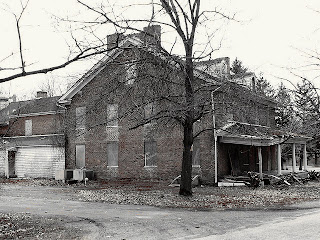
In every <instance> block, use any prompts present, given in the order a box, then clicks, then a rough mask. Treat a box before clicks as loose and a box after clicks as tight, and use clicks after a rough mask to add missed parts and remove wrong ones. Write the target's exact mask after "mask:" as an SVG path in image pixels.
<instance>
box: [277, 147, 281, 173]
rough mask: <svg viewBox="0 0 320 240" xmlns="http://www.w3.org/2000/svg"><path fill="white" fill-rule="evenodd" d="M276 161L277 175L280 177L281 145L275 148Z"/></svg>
mask: <svg viewBox="0 0 320 240" xmlns="http://www.w3.org/2000/svg"><path fill="white" fill-rule="evenodd" d="M277 150H278V151H277V155H278V156H277V160H278V175H281V145H280V144H278V148H277Z"/></svg>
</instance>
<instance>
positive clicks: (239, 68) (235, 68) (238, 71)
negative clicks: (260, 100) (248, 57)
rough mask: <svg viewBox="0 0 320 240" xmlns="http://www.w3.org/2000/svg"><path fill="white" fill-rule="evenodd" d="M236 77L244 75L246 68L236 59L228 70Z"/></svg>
mask: <svg viewBox="0 0 320 240" xmlns="http://www.w3.org/2000/svg"><path fill="white" fill-rule="evenodd" d="M230 70H231V71H232V72H233V73H234V74H235V75H236V76H242V75H244V74H245V73H246V72H247V71H248V68H246V67H244V66H243V64H242V61H240V60H238V58H236V59H235V60H234V61H233V62H232V65H231V69H230Z"/></svg>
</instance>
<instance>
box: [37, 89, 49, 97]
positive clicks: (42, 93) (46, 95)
mask: <svg viewBox="0 0 320 240" xmlns="http://www.w3.org/2000/svg"><path fill="white" fill-rule="evenodd" d="M46 97H48V93H47V92H46V91H38V92H37V98H46Z"/></svg>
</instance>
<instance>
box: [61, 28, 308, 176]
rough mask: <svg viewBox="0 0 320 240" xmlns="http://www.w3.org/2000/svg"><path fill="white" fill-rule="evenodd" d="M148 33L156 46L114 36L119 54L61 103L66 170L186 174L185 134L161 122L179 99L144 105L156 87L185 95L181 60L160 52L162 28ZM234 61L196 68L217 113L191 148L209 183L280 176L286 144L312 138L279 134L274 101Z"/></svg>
mask: <svg viewBox="0 0 320 240" xmlns="http://www.w3.org/2000/svg"><path fill="white" fill-rule="evenodd" d="M145 30H146V31H148V32H149V33H151V34H150V35H154V39H153V41H151V42H152V43H151V44H150V36H148V41H147V44H146V40H145V38H144V37H145V36H141V35H138V34H135V35H128V36H123V35H119V36H117V37H116V36H115V35H111V36H109V37H108V41H110V42H108V44H109V46H114V44H113V42H112V41H113V40H114V39H117V41H119V40H121V41H119V48H117V49H114V50H112V51H110V52H109V53H108V55H107V56H105V57H104V58H103V59H102V60H101V61H99V62H98V63H97V64H96V65H95V66H94V67H93V68H92V69H91V70H90V71H89V72H88V73H86V74H85V75H84V76H83V77H82V78H81V79H79V81H77V82H76V83H75V85H74V86H73V87H71V88H70V89H69V90H68V91H67V92H66V93H65V94H64V95H63V96H62V97H61V98H60V99H59V104H61V105H63V106H65V107H66V120H65V121H66V168H71V169H73V168H87V169H90V170H93V171H94V172H95V173H96V176H97V177H98V178H106V179H108V178H145V179H150V178H156V179H173V178H174V177H176V176H178V175H180V172H181V160H182V152H183V145H182V139H183V132H182V129H181V127H180V126H179V125H175V124H171V122H170V121H169V120H168V121H167V118H163V120H162V121H160V122H159V121H158V122H156V121H155V119H156V117H155V116H157V114H160V113H163V112H165V113H166V114H168V115H170V114H176V113H173V112H174V111H178V110H177V108H176V107H177V106H176V105H175V104H174V103H173V102H174V101H171V103H172V106H171V105H170V104H171V103H170V104H168V101H167V102H165V101H162V100H163V98H164V97H163V96H161V97H160V95H161V94H159V98H162V99H161V100H159V101H158V102H156V101H150V103H149V104H145V102H143V99H144V100H146V102H148V99H151V98H150V95H148V92H149V91H148V89H150V88H152V89H153V91H152V94H155V95H157V92H156V91H155V88H158V89H161V91H168V93H169V92H170V91H173V92H176V94H177V95H179V94H180V93H181V92H182V90H181V88H180V87H179V84H181V83H183V81H182V79H183V73H182V72H181V71H180V70H179V67H180V65H179V64H181V63H182V62H181V61H180V60H176V59H175V58H170V57H169V55H168V54H166V53H163V52H162V51H160V50H159V48H157V45H159V44H160V42H159V41H160V40H161V29H160V27H159V26H151V28H145ZM148 43H149V44H148ZM179 61H180V62H179ZM229 62H230V61H229V58H220V59H216V60H212V61H205V62H200V63H197V64H195V66H196V69H195V76H196V81H197V85H198V86H204V87H203V88H204V89H205V91H203V92H202V93H203V94H202V95H200V97H199V98H203V99H204V100H205V101H204V102H205V103H206V104H205V106H204V107H206V108H207V109H208V111H209V112H210V113H209V114H207V115H206V116H204V117H203V118H201V119H200V120H199V121H198V122H196V123H195V124H194V128H195V133H194V134H196V135H197V133H199V136H197V137H196V138H195V140H194V144H193V147H192V150H193V173H194V174H199V175H201V177H202V179H203V180H204V181H206V182H213V181H214V180H216V179H215V176H219V177H221V176H224V175H227V174H233V175H238V174H241V173H243V172H247V171H260V172H262V171H272V170H274V171H278V173H279V174H280V173H281V145H282V144H285V143H290V144H293V146H295V144H303V145H305V143H306V140H307V139H308V138H306V137H303V136H297V135H292V134H289V133H280V132H279V131H277V130H275V103H274V102H273V101H271V100H269V99H267V98H265V97H263V96H261V95H259V94H257V93H256V92H255V88H254V81H253V80H252V76H248V77H249V79H250V82H249V84H245V85H246V86H242V85H241V84H238V83H236V82H235V81H233V80H232V79H231V75H230V63H229ZM251 80H252V81H251ZM166 82H170V84H171V85H170V84H168V85H166V84H167V83H166ZM218 86H220V87H218ZM159 91H160V90H159ZM162 93H163V92H162ZM211 93H212V98H211ZM170 94H172V92H171V93H170ZM168 96H169V95H168ZM153 99H156V96H153ZM177 99H178V97H177ZM212 99H213V101H212ZM171 100H172V99H171ZM177 101H179V100H177ZM132 106H134V108H133V107H132ZM168 106H169V107H168ZM170 106H171V108H170ZM212 107H214V112H213V111H212ZM133 109H135V110H133ZM137 109H138V110H137ZM170 109H173V110H172V112H170ZM212 113H214V116H215V118H214V119H215V125H216V139H215V137H214V134H213V131H212V129H213V125H214V124H213V120H212V119H213V115H212ZM139 114H140V115H139ZM152 114H153V117H150V118H149V115H150V116H151V115H152ZM141 115H142V116H141ZM171 117H172V116H171ZM174 117H175V118H178V117H179V116H176V115H175V116H174ZM146 119H147V120H146ZM207 128H208V129H209V130H208V131H205V130H206V129H207ZM210 129H211V130H210ZM200 132H201V134H200ZM278 153H279V154H278ZM305 155H306V153H305ZM293 160H295V159H293ZM216 161H217V164H216ZM279 165H280V168H279Z"/></svg>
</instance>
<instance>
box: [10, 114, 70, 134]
mask: <svg viewBox="0 0 320 240" xmlns="http://www.w3.org/2000/svg"><path fill="white" fill-rule="evenodd" d="M29 119H31V120H32V135H46V134H55V133H63V131H64V130H63V129H64V125H63V116H62V115H61V114H54V115H43V116H32V117H19V118H15V119H10V124H9V130H8V132H7V134H6V135H7V136H24V135H25V120H29Z"/></svg>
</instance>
